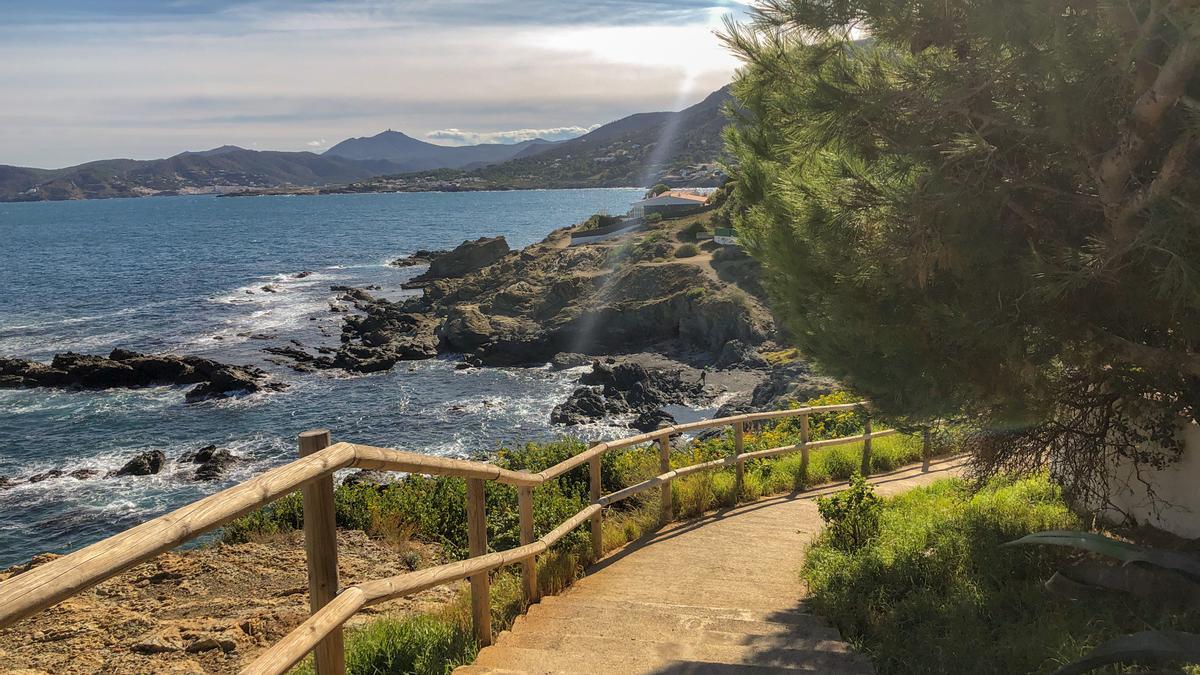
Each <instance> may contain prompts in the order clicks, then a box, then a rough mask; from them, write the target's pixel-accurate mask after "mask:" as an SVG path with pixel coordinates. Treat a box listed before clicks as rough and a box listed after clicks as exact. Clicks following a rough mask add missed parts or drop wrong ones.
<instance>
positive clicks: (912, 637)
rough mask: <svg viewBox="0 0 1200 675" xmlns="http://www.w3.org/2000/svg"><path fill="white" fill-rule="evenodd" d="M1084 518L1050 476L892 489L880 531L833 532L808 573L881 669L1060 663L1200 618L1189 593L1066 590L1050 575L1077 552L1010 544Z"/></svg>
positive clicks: (819, 607) (998, 669)
mask: <svg viewBox="0 0 1200 675" xmlns="http://www.w3.org/2000/svg"><path fill="white" fill-rule="evenodd" d="M1078 525H1079V521H1078V520H1077V517H1076V516H1075V515H1073V514H1072V513H1071V511H1070V510H1069V509H1068V508H1067V506H1066V504H1065V502H1064V501H1063V497H1062V493H1061V491H1060V488H1058V487H1057V486H1056V485H1054V484H1053V483H1051V482H1050V481H1049V480H1048V478H1047V477H1046V476H1044V475H1041V476H1037V477H1033V478H1026V479H1021V480H1015V479H1010V478H996V479H993V480H992V481H990V482H989V483H988V484H987V485H986V486H984V487H983V488H982V489H981V490H979V491H978V492H975V491H973V490H972V489H971V486H970V485H968V484H967V483H965V482H963V481H961V480H956V479H951V480H943V481H939V482H937V483H935V484H934V485H932V486H930V487H928V488H922V489H917V490H913V491H910V492H908V493H905V494H903V495H900V496H899V497H896V498H894V499H891V500H888V501H887V502H886V503H885V504H884V506H883V510H882V512H881V513H880V516H879V533H878V535H877V536H876V537H874V538H871V539H870V540H869V541H867V543H865V544H863V545H861V546H857V547H853V548H846V547H845V546H844V545H843V542H842V541H840V538H839V536H838V535H837V534H836V533H835V532H834V531H832V530H830V531H827V532H826V533H824V534H822V535H821V537H820V538H819V539H818V540H817V542H816V543H814V545H813V546H812V548H810V549H809V551H808V555H807V560H806V562H805V566H804V570H803V575H804V578H805V580H806V581H807V582H808V584H809V590H810V592H811V602H812V605H813V608H814V609H815V610H816V611H818V612H820V613H821V614H823V615H824V616H826V617H828V618H830V619H831V620H832V621H833V622H834V623H835V624H836V625H837V626H838V627H839V628H840V629H841V630H842V632H843V635H844V636H845V637H846V639H848V640H849V641H851V642H852V643H853V644H854V645H855V646H856V647H858V648H859V649H862V650H863V651H865V652H866V653H867V654H869V655H870V656H871V658H872V660H873V661H874V663H875V667H876V668H877V669H878V670H879V672H881V673H927V672H943V673H968V672H970V673H979V672H995V673H1026V672H1051V671H1053V670H1055V669H1056V668H1058V667H1060V666H1062V665H1064V664H1067V663H1069V662H1071V661H1074V660H1075V659H1077V658H1079V657H1080V656H1081V655H1083V654H1084V653H1086V652H1088V651H1089V649H1090V648H1091V647H1093V646H1095V645H1097V644H1100V643H1102V642H1104V641H1105V640H1107V639H1109V638H1112V637H1115V636H1117V635H1120V634H1122V633H1127V632H1132V631H1134V630H1142V629H1144V628H1148V627H1157V628H1164V629H1167V628H1173V629H1178V628H1183V629H1189V628H1190V629H1194V628H1196V627H1197V626H1198V625H1200V610H1197V609H1196V608H1195V605H1193V606H1192V607H1191V608H1190V609H1189V608H1187V607H1185V606H1182V605H1181V603H1180V602H1178V601H1176V602H1169V603H1162V602H1149V601H1146V600H1143V599H1138V598H1134V597H1131V596H1117V595H1103V594H1100V595H1093V594H1089V595H1088V596H1087V597H1084V598H1081V599H1079V600H1076V601H1070V602H1068V601H1064V599H1063V598H1061V597H1055V596H1053V595H1050V594H1048V593H1047V592H1046V589H1045V588H1044V587H1043V582H1044V581H1045V580H1046V579H1047V578H1048V577H1049V576H1050V575H1051V574H1052V573H1053V572H1054V570H1055V569H1056V568H1057V567H1059V566H1060V565H1062V564H1063V563H1064V562H1066V561H1067V560H1068V559H1069V558H1070V557H1071V556H1072V554H1071V553H1069V552H1068V551H1067V550H1066V549H1061V548H1050V547H1009V546H1003V545H1002V544H1004V543H1006V542H1009V541H1012V540H1014V539H1016V538H1018V537H1021V536H1022V535H1025V534H1028V533H1030V532H1035V531H1039V530H1044V529H1052V528H1070V527H1077V526H1078Z"/></svg>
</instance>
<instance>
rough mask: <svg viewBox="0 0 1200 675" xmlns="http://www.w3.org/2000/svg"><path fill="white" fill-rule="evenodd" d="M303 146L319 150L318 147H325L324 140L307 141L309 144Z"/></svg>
mask: <svg viewBox="0 0 1200 675" xmlns="http://www.w3.org/2000/svg"><path fill="white" fill-rule="evenodd" d="M305 145H307V146H308V147H310V148H320V147H324V146H325V139H324V138H322V139H321V140H319V141H309V142H307V143H305Z"/></svg>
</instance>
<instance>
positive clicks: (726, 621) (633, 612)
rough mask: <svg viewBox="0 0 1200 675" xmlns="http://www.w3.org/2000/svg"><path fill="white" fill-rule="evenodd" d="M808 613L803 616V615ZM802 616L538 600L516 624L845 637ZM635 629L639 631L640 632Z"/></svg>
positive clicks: (728, 640) (729, 639)
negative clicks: (757, 616) (773, 617)
mask: <svg viewBox="0 0 1200 675" xmlns="http://www.w3.org/2000/svg"><path fill="white" fill-rule="evenodd" d="M802 616H803V615H802ZM803 618H804V620H803V621H795V620H793V621H792V622H789V623H781V622H776V621H755V620H745V619H730V618H724V617H711V616H703V615H700V616H696V615H693V614H689V613H688V612H686V611H680V612H672V611H670V610H669V609H641V608H637V609H635V608H620V607H596V606H588V605H561V604H556V605H534V606H533V607H531V608H530V609H529V613H528V614H526V615H525V616H523V617H521V618H519V619H518V620H517V624H514V626H513V629H514V630H517V628H518V625H519V626H520V628H521V630H524V629H525V626H527V625H528V626H531V627H532V626H533V625H536V626H538V627H539V628H540V629H553V630H554V631H556V632H561V633H573V634H580V635H602V636H611V637H619V636H623V635H629V636H630V637H640V636H644V635H645V633H646V630H647V627H650V628H651V630H653V631H654V632H655V633H656V634H658V635H661V636H663V637H664V638H666V639H668V640H671V641H684V642H687V641H693V640H696V639H700V637H699V636H708V639H712V640H716V641H720V642H722V643H725V644H741V643H739V642H736V639H737V638H746V639H760V638H777V639H793V638H799V637H801V636H803V637H808V638H814V639H818V640H841V635H840V633H839V632H838V631H837V629H836V628H834V627H832V626H830V625H829V624H828V623H826V622H825V621H824V620H822V619H820V618H818V617H815V616H803ZM635 631H636V632H635Z"/></svg>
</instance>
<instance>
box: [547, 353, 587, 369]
mask: <svg viewBox="0 0 1200 675" xmlns="http://www.w3.org/2000/svg"><path fill="white" fill-rule="evenodd" d="M591 362H592V357H590V356H588V355H587V354H576V353H574V352H559V353H557V354H555V355H554V358H552V359H550V368H551V369H553V370H567V369H569V368H579V367H581V366H586V365H588V364H589V363H591Z"/></svg>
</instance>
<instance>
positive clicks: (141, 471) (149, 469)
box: [113, 450, 167, 476]
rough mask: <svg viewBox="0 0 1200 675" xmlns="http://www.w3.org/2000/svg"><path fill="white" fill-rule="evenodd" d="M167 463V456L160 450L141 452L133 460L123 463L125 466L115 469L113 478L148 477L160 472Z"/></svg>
mask: <svg viewBox="0 0 1200 675" xmlns="http://www.w3.org/2000/svg"><path fill="white" fill-rule="evenodd" d="M166 463H167V456H166V455H165V454H163V451H162V450H149V451H146V452H143V453H141V454H139V455H137V456H136V457H134V458H133V459H131V460H129V461H128V462H126V463H125V466H123V467H121V468H120V469H117V471H116V472H115V473H114V474H113V475H114V476H150V475H153V474H156V473H158V472H159V471H162V468H163V465H164V464H166Z"/></svg>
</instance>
